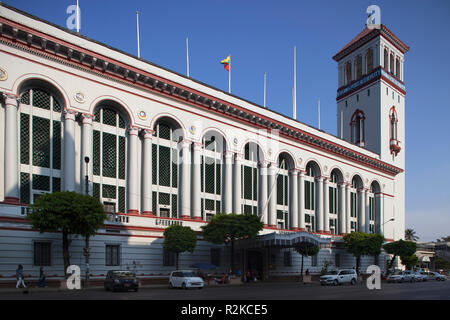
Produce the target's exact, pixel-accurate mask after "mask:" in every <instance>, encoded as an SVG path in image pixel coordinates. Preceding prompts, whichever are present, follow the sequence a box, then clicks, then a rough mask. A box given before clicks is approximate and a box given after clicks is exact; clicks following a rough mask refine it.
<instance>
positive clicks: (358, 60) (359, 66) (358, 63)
mask: <svg viewBox="0 0 450 320" xmlns="http://www.w3.org/2000/svg"><path fill="white" fill-rule="evenodd" d="M355 72H356V74H355V79H356V80H358V79H361V77H362V56H361V55H359V56H357V57H356V61H355Z"/></svg>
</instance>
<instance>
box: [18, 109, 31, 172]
mask: <svg viewBox="0 0 450 320" xmlns="http://www.w3.org/2000/svg"><path fill="white" fill-rule="evenodd" d="M20 163H23V164H29V163H30V115H28V114H26V113H21V114H20Z"/></svg>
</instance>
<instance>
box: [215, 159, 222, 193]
mask: <svg viewBox="0 0 450 320" xmlns="http://www.w3.org/2000/svg"><path fill="white" fill-rule="evenodd" d="M221 176H222V165H221V164H220V163H216V194H218V195H220V194H221V192H222V191H221V187H222V184H221V180H222V179H221Z"/></svg>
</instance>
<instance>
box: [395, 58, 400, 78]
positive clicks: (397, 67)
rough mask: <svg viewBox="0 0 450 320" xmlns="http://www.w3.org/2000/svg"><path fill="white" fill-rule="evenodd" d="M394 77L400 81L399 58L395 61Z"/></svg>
mask: <svg viewBox="0 0 450 320" xmlns="http://www.w3.org/2000/svg"><path fill="white" fill-rule="evenodd" d="M395 76H396V77H397V78H398V79H400V58H399V57H397V58H396V59H395Z"/></svg>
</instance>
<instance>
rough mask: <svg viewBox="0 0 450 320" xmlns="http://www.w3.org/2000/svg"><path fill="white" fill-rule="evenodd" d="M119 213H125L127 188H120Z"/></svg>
mask: <svg viewBox="0 0 450 320" xmlns="http://www.w3.org/2000/svg"><path fill="white" fill-rule="evenodd" d="M119 212H125V187H119Z"/></svg>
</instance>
